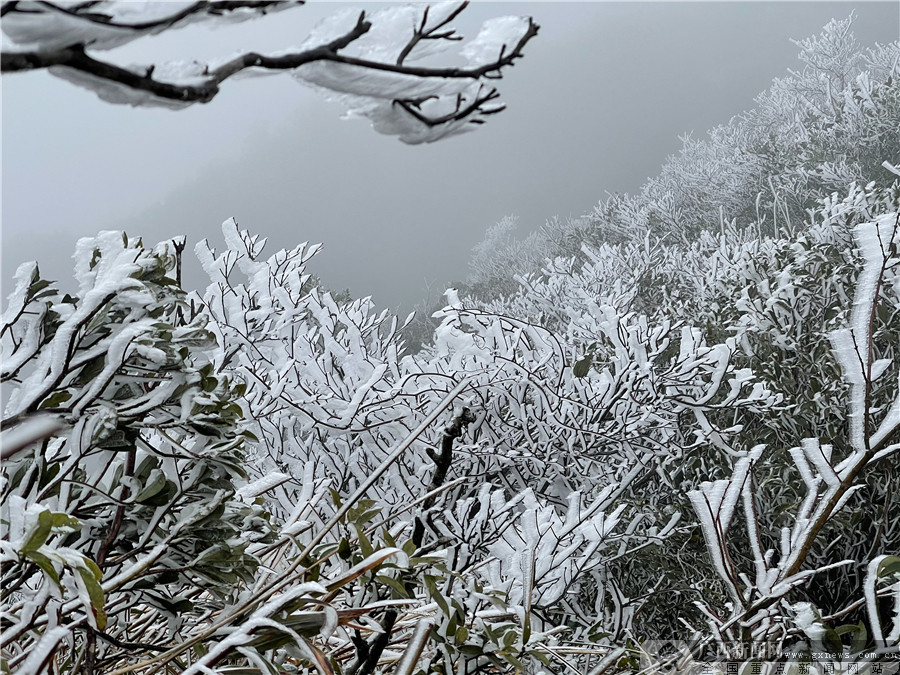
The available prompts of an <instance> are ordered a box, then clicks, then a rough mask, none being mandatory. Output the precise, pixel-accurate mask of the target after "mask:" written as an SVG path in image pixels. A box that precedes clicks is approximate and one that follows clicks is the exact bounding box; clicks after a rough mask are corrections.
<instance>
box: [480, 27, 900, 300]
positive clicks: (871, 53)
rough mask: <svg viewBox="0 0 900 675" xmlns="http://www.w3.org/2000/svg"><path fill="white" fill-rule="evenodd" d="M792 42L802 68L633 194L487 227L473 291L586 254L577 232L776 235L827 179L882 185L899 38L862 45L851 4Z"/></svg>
mask: <svg viewBox="0 0 900 675" xmlns="http://www.w3.org/2000/svg"><path fill="white" fill-rule="evenodd" d="M797 46H798V47H799V49H800V51H799V58H800V60H801V62H802V64H803V67H802V68H801V69H799V70H796V71H793V70H792V71H789V74H788V75H787V76H785V77H781V78H776V79H775V80H774V81H773V82H772V85H771V86H770V87H769V88H768V89H767V90H766V91H764V92H762V93H761V94H760V95H759V96H758V97H757V98H756V101H755V103H756V105H755V106H754V107H753V108H752V109H750V110H748V111H746V112H744V113H741V114H740V115H737V116H736V117H734V118H733V119H732V120H730V121H729V122H728V123H727V124H723V125H720V126H718V127H715V128H714V129H712V130H711V131H710V132H709V133H708V134H707V135H706V136H704V137H700V138H698V137H691V136H686V137H685V138H684V139H683V147H682V149H681V151H680V152H679V153H677V154H676V155H673V156H672V157H669V158H668V159H667V160H666V162H665V163H664V164H663V166H662V167H661V169H660V172H659V174H658V175H657V176H654V177H653V178H650V179H649V180H648V181H647V182H646V183H645V184H644V185H643V186H642V187H641V189H640V190H639V191H638V193H637V194H634V195H627V194H626V195H613V196H611V197H610V198H608V199H607V200H605V201H603V202H600V203H599V204H598V205H597V206H596V207H595V208H594V209H593V211H592V212H591V213H588V214H586V215H585V216H584V217H583V218H580V219H574V220H569V221H567V222H565V223H557V225H559V224H561V225H562V226H563V227H562V228H561V229H560V228H555V227H554V228H549V229H548V228H544V229H542V230H538V231H536V232H534V233H532V234H530V235H529V236H528V238H527V247H525V246H524V244H525V242H523V241H520V240H516V239H515V238H514V237H507V238H506V240H505V241H504V240H502V239H501V240H498V239H497V238H496V237H495V236H494V235H495V234H496V232H495V228H496V227H497V226H495V228H491V229H490V230H489V232H488V236H487V237H486V239H485V241H484V242H483V243H482V244H479V246H478V247H476V249H475V255H473V261H472V265H473V279H474V280H479V279H480V278H481V276H482V275H483V273H482V269H483V268H484V267H485V265H484V263H483V262H482V259H483V258H484V256H483V255H481V254H479V251H480V250H482V249H485V248H487V249H489V250H492V251H494V258H495V260H496V261H497V262H495V263H494V266H495V267H496V266H501V265H502V266H503V267H505V268H506V274H505V275H503V274H494V275H493V276H492V277H491V279H493V282H492V283H481V284H480V285H478V286H476V287H475V289H474V295H475V296H476V297H478V298H480V299H482V300H490V299H493V298H496V297H499V296H501V295H503V296H508V295H510V294H511V293H512V294H514V293H515V289H510V287H509V279H511V278H513V276H514V275H520V276H525V275H527V274H529V273H539V271H540V270H541V269H543V267H544V265H545V262H544V260H545V259H546V258H550V259H553V258H557V257H563V258H568V257H572V256H574V257H576V258H577V259H578V260H579V262H581V261H585V258H584V257H583V255H582V252H581V246H582V245H583V244H588V245H589V246H590V247H591V248H592V249H598V248H600V247H602V246H604V245H610V244H612V245H614V244H619V243H622V242H626V243H627V242H628V241H632V240H635V239H640V238H642V237H643V236H644V235H645V233H646V232H648V231H649V232H650V233H651V235H652V237H654V238H656V239H660V238H663V239H665V240H666V241H668V242H670V243H675V242H682V243H685V244H687V245H690V243H693V242H695V241H697V240H698V239H699V238H701V237H702V236H703V233H704V232H722V231H724V230H726V229H728V228H733V227H735V226H736V227H737V228H739V229H745V228H748V227H753V228H755V230H756V231H757V232H758V233H759V234H760V235H769V236H775V237H777V236H780V234H781V233H785V232H787V233H790V232H793V231H796V230H801V229H803V228H804V227H805V225H806V224H807V223H808V221H809V212H810V210H814V209H815V208H817V204H818V202H819V201H820V200H822V199H824V198H826V197H828V196H829V195H830V194H831V193H832V192H834V191H838V192H844V191H846V190H847V188H848V186H849V185H851V184H852V183H854V182H856V183H859V184H861V185H864V184H867V183H869V182H870V181H873V180H874V181H876V182H877V183H878V184H879V185H881V186H882V187H884V186H886V185H888V184H889V183H890V181H891V180H892V179H893V177H892V175H891V174H890V172H889V171H888V170H887V169H885V168H884V167H883V166H882V163H883V162H884V161H886V160H887V161H889V162H894V163H896V162H897V161H898V158H900V154H898V152H900V151H898V148H900V131H898V130H900V86H898V84H897V83H898V81H900V80H898V78H900V42H896V41H895V42H891V43H889V44H886V45H875V46H873V47H869V48H866V49H863V48H861V47H860V45H859V44H858V43H857V42H856V40H855V38H854V36H853V33H852V16H851V17H850V18H848V19H844V20H833V21H831V22H829V23H828V24H827V25H826V26H825V27H824V28H823V29H822V32H821V33H820V34H819V35H816V36H812V37H810V38H808V39H806V40H801V41H798V42H797ZM533 252H538V253H542V254H543V257H540V256H535V255H534V254H533ZM506 261H509V262H506Z"/></svg>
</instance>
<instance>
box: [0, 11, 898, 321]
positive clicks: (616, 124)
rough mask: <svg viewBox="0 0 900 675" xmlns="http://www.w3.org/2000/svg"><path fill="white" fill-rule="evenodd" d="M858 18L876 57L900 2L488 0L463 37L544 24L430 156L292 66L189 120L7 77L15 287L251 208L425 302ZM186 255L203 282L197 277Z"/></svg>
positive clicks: (278, 43)
mask: <svg viewBox="0 0 900 675" xmlns="http://www.w3.org/2000/svg"><path fill="white" fill-rule="evenodd" d="M384 4H386V3H335V2H311V3H309V4H308V5H307V6H306V7H302V8H298V9H294V10H288V11H286V12H283V13H280V14H276V15H273V16H271V17H267V18H263V19H260V20H255V21H249V22H247V23H243V24H239V25H235V26H230V27H222V28H216V29H210V28H206V27H202V26H197V27H192V28H188V29H184V30H180V31H173V32H171V33H170V34H166V35H162V36H158V37H154V38H146V39H144V40H142V41H139V42H137V43H135V44H133V45H130V46H129V47H128V48H126V49H122V50H119V51H117V52H114V53H115V54H117V59H119V60H120V61H122V62H124V63H131V62H133V63H149V62H151V61H153V60H169V59H180V58H192V57H211V56H216V55H223V56H224V55H229V54H231V53H233V52H235V51H237V50H246V49H256V50H264V49H269V50H275V49H282V48H284V47H287V46H290V45H296V44H299V43H300V42H302V40H303V39H304V38H305V36H306V34H307V32H308V31H309V29H310V28H311V27H312V26H313V25H314V24H315V23H316V22H317V21H318V20H319V19H321V18H322V17H323V16H325V15H326V14H328V13H330V12H332V11H336V10H338V9H340V8H341V7H344V6H347V5H350V6H354V5H362V6H364V7H365V8H366V9H375V8H377V7H379V6H383V5H384ZM851 11H853V12H854V13H855V16H856V21H855V32H856V35H857V38H858V39H859V40H860V42H861V43H862V44H863V45H869V44H872V43H874V42H876V41H877V42H888V41H891V40H895V39H897V37H898V33H900V3H898V2H893V1H888V2H864V3H860V2H855V3H843V2H790V3H782V2H740V3H739V2H703V3H700V2H694V3H681V2H665V3H636V2H631V3H624V2H623V3H606V2H598V3H584V2H582V3H574V2H573V3H564V2H553V3H525V2H503V3H497V2H478V3H474V4H473V5H472V6H471V7H470V8H469V9H468V10H467V11H466V13H465V15H464V17H465V20H464V21H461V22H459V24H460V27H461V28H463V29H464V30H463V31H462V32H463V33H464V34H466V35H467V36H474V34H475V32H477V28H478V27H479V26H480V25H481V22H482V21H483V20H484V19H486V18H490V17H492V16H498V15H506V14H526V15H531V16H533V17H534V18H535V20H536V21H537V22H538V23H539V24H540V25H541V31H540V34H539V36H538V37H537V38H536V39H535V40H533V41H532V42H531V43H530V44H529V45H528V47H527V48H526V52H525V53H526V56H525V58H524V59H523V60H522V61H520V62H519V63H518V64H517V65H516V67H515V68H513V69H512V70H510V71H508V73H507V76H506V77H505V78H504V80H502V81H501V82H500V83H499V84H500V90H501V93H502V95H503V99H504V100H505V102H506V103H507V104H508V109H507V110H506V111H505V112H503V113H502V114H500V115H498V116H497V117H495V118H494V119H492V120H491V121H490V122H489V123H488V124H487V125H485V126H483V127H482V128H481V129H479V130H477V131H475V132H473V133H471V134H468V135H465V136H461V137H457V138H451V139H449V140H446V141H443V142H440V143H437V144H434V145H430V146H418V147H409V146H405V145H403V144H402V143H400V142H399V141H397V140H396V139H394V138H389V137H385V136H379V135H377V134H376V133H375V132H374V131H372V130H371V129H370V128H369V127H368V124H367V123H366V122H365V121H362V120H352V121H344V120H341V119H340V116H341V114H342V112H343V111H342V109H341V108H340V107H339V106H338V105H336V104H330V103H327V102H325V101H323V100H322V99H321V98H319V97H318V96H317V95H316V94H315V93H313V92H311V91H310V90H308V89H305V88H304V87H302V86H301V85H299V84H298V83H296V82H295V81H294V80H292V79H291V78H290V76H289V75H287V74H280V75H274V76H271V77H266V78H259V79H249V80H244V81H240V80H238V81H228V82H226V83H225V84H224V85H223V88H222V92H221V93H220V94H219V96H218V97H217V98H216V99H215V100H213V101H212V102H211V103H210V104H207V105H205V106H200V105H198V106H195V107H192V108H188V109H186V110H182V111H177V112H173V111H169V110H156V109H132V108H127V107H120V106H113V105H110V104H108V103H104V102H102V101H100V100H99V99H98V98H97V97H96V96H94V95H93V94H92V93H90V92H88V91H86V90H82V89H78V88H76V87H74V86H73V85H71V84H69V83H67V82H64V81H62V80H58V79H56V78H53V77H51V76H50V75H48V74H46V73H34V74H15V75H11V76H8V77H7V76H4V77H3V80H2V99H3V100H2V113H3V117H2V141H3V156H2V159H3V163H2V244H3V246H2V248H3V254H2V261H3V269H2V282H3V284H4V286H7V285H8V283H9V280H10V278H11V276H12V274H13V271H14V270H15V267H16V266H17V265H18V264H19V263H20V262H22V261H24V260H32V259H37V260H39V261H40V262H41V269H42V271H43V272H44V274H45V276H48V277H50V278H56V279H60V280H63V279H66V278H68V277H70V268H71V261H70V256H71V253H72V251H73V250H74V243H75V241H76V240H77V239H78V238H79V237H82V236H87V235H91V234H94V233H96V232H97V231H99V230H104V229H124V230H126V231H127V232H128V233H129V234H140V235H142V236H143V237H144V240H145V242H147V243H155V242H156V241H159V240H161V239H164V238H167V237H170V236H173V235H176V234H187V235H188V237H189V241H190V245H191V247H192V246H193V244H194V243H196V242H197V241H199V240H200V239H202V238H204V237H209V238H211V239H212V241H213V242H214V243H215V244H216V245H217V246H220V245H221V242H220V236H221V235H220V229H219V227H220V224H221V222H222V221H223V220H225V219H226V218H229V217H231V216H234V217H236V218H237V220H238V222H239V223H240V225H241V226H242V227H246V228H249V229H251V230H252V231H254V232H256V233H260V234H263V235H266V236H268V237H269V240H270V247H271V251H272V252H274V251H275V250H276V249H277V248H281V247H286V246H291V245H293V244H296V243H298V242H301V241H307V240H309V241H316V242H323V243H324V244H325V251H324V252H323V253H321V254H320V255H319V256H318V258H317V261H316V264H315V268H314V269H315V271H316V272H318V273H319V274H321V276H322V277H323V279H324V281H325V283H326V284H327V285H328V286H330V287H332V288H335V289H343V288H345V287H347V288H349V289H350V291H351V293H352V294H353V295H354V296H361V295H373V296H374V297H375V300H376V301H377V302H378V303H379V304H380V305H381V306H383V307H390V308H393V309H396V308H398V307H402V308H404V309H409V308H411V307H412V305H413V304H414V303H415V302H416V301H418V300H419V299H421V298H422V297H423V296H424V294H425V289H426V287H427V286H428V285H429V284H431V285H432V286H433V289H434V290H436V292H437V293H440V291H441V290H443V288H445V287H446V285H447V283H449V282H452V281H453V280H456V279H463V278H464V277H465V276H466V273H467V267H466V262H467V260H468V256H469V252H470V250H471V248H472V247H473V246H474V245H475V244H476V243H477V242H478V241H479V240H480V239H481V238H482V235H483V233H484V231H485V229H486V228H487V227H488V226H490V225H492V224H493V223H495V222H496V221H498V220H500V219H501V218H502V217H503V216H505V215H507V214H517V215H518V216H519V223H520V227H521V228H522V229H523V231H524V232H527V231H529V230H531V229H533V228H535V227H538V226H539V225H541V224H542V223H543V222H544V221H545V220H547V219H548V218H550V217H553V216H556V215H559V216H561V217H567V216H569V215H572V216H578V215H581V214H582V213H584V212H586V211H589V210H590V209H591V208H592V207H593V205H594V204H596V203H597V202H598V201H600V200H601V199H604V198H605V196H606V194H607V193H611V192H625V191H635V190H636V189H637V188H638V187H639V186H640V185H641V183H642V182H643V181H644V179H645V178H646V177H648V176H650V175H652V174H655V173H656V172H657V170H658V168H659V166H660V164H661V163H662V162H663V161H664V160H665V158H666V156H667V155H669V154H671V153H673V152H675V151H677V149H678V148H679V147H680V142H679V140H678V136H679V135H681V134H684V133H688V132H692V131H693V132H695V133H697V134H700V133H703V132H704V131H705V130H706V129H708V128H710V127H712V126H715V125H716V124H719V123H724V122H726V121H727V120H728V119H729V118H730V117H731V116H733V115H735V114H737V113H739V112H741V111H742V110H744V109H746V108H749V107H751V106H752V104H753V98H754V96H755V95H756V94H758V93H759V92H761V91H762V90H763V89H765V88H766V87H767V86H768V84H769V82H770V81H771V80H772V78H774V77H776V76H782V75H784V74H786V70H787V69H788V68H799V67H800V65H801V64H800V63H799V62H798V61H797V58H796V55H797V51H798V50H797V47H796V46H795V45H794V44H792V43H791V42H790V38H798V39H799V38H805V37H808V36H809V35H812V34H814V33H817V32H818V31H819V30H820V29H821V27H822V26H823V25H824V24H825V23H826V22H827V21H828V20H829V19H831V18H832V17H839V18H843V17H846V16H847V15H848V14H849V13H850V12H851ZM189 263H190V267H189V269H188V271H187V274H186V285H188V286H195V287H196V286H199V285H200V284H201V283H202V279H201V275H200V273H199V271H198V269H197V268H198V266H197V265H196V263H195V262H194V259H193V256H191V257H190V258H189ZM5 293H6V291H4V295H5Z"/></svg>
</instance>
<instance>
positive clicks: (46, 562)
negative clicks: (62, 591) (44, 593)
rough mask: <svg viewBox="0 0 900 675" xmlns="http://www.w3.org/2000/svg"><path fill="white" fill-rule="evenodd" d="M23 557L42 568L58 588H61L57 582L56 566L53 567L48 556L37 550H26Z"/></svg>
mask: <svg viewBox="0 0 900 675" xmlns="http://www.w3.org/2000/svg"><path fill="white" fill-rule="evenodd" d="M25 558H26V559H27V560H30V561H31V562H33V563H34V564H35V565H37V566H38V567H40V568H41V569H42V570H44V574H46V575H47V576H48V577H50V578H51V579H52V580H53V583H55V584H56V586H57V587H58V588H62V586H61V585H60V583H59V573H57V571H56V568H55V567H53V562H52V561H51V560H50V558H48V557H47V556H45V555H44V554H43V553H41V552H39V551H28V552H27V553H26V554H25Z"/></svg>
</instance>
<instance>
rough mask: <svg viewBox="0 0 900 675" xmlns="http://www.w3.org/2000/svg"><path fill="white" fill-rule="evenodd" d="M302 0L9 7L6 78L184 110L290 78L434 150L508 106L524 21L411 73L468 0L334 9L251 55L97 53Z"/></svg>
mask: <svg viewBox="0 0 900 675" xmlns="http://www.w3.org/2000/svg"><path fill="white" fill-rule="evenodd" d="M301 4H302V3H300V2H274V1H264V2H255V1H247V2H200V3H183V2H167V3H152V2H141V3H135V2H128V3H122V2H105V1H104V2H91V3H87V4H85V3H64V2H56V3H51V2H16V3H7V5H8V6H7V5H4V8H3V26H2V30H3V36H4V46H3V70H4V71H5V72H15V71H25V70H32V69H36V68H48V69H49V71H50V72H51V73H52V74H53V75H56V76H57V77H60V78H62V79H65V80H68V81H69V82H72V83H73V84H76V85H78V86H82V87H85V88H87V89H89V90H91V91H93V92H95V93H96V94H97V95H98V96H99V97H100V98H101V99H103V100H104V101H107V102H110V103H117V104H127V105H132V106H162V107H167V108H172V109H180V108H184V107H186V106H188V105H191V104H193V103H198V102H199V103H205V102H208V101H210V100H211V99H212V98H213V97H214V96H215V95H216V94H217V93H218V91H219V85H221V83H222V82H224V81H225V80H226V79H228V78H229V77H231V76H232V75H235V74H236V73H242V74H245V75H261V74H266V73H271V72H272V71H278V70H287V71H290V72H291V73H292V74H293V77H294V78H295V79H296V80H298V81H299V82H303V83H306V84H309V85H312V86H314V87H315V88H316V89H318V90H320V91H321V92H322V93H324V94H325V96H326V97H327V98H331V99H335V100H338V101H340V102H341V103H343V105H344V106H345V107H346V108H347V111H348V113H347V114H348V116H363V117H366V118H368V119H369V120H370V121H371V122H372V126H373V127H374V129H375V130H376V131H377V132H379V133H382V134H387V135H392V136H398V137H399V138H400V140H402V141H403V142H405V143H412V144H416V143H431V142H434V141H437V140H440V139H442V138H446V137H448V136H452V135H455V134H459V133H464V132H466V131H471V130H473V129H475V128H476V126H477V125H480V124H483V123H484V122H485V121H486V119H487V118H488V117H489V116H490V115H493V114H495V113H498V112H500V111H501V110H503V108H504V106H503V105H502V104H500V103H498V102H497V101H498V99H499V96H500V94H499V92H498V91H497V89H496V87H494V86H493V84H492V83H491V80H495V79H497V78H498V77H499V76H500V75H501V73H502V72H503V70H504V69H506V68H508V67H510V66H512V65H513V64H514V62H515V61H516V60H518V59H519V58H521V57H522V55H523V54H522V50H523V48H524V47H525V45H526V43H527V42H528V41H529V40H530V39H531V38H532V37H534V36H535V35H537V31H538V26H537V25H535V24H534V22H533V21H532V20H531V19H529V18H521V17H502V18H498V19H492V20H490V21H488V22H486V23H485V25H484V27H483V28H482V30H481V32H480V33H479V34H478V35H477V36H476V37H475V38H474V39H473V40H471V41H470V42H469V43H467V44H465V45H464V46H463V47H462V49H461V51H460V54H461V56H462V57H463V58H464V59H465V60H466V62H467V66H466V67H437V66H433V65H422V64H420V63H419V64H416V65H410V63H412V62H420V61H421V60H422V59H423V58H426V57H435V56H441V57H443V56H446V53H447V51H448V50H449V48H450V47H451V46H453V45H454V44H455V43H456V42H458V41H459V40H462V36H460V35H458V34H457V33H456V31H455V29H454V28H453V25H452V22H453V20H454V19H456V18H457V17H458V16H459V14H460V13H461V12H462V11H463V10H464V9H465V8H466V5H467V3H466V2H443V3H438V4H435V5H425V4H416V5H408V6H401V7H397V6H394V7H388V8H385V9H378V10H375V11H373V12H371V13H370V14H367V13H366V12H362V13H360V12H358V11H351V10H347V11H343V12H338V13H337V14H335V15H334V16H333V17H331V18H329V19H326V20H325V21H324V22H322V23H321V24H320V25H319V26H318V27H316V28H315V29H314V30H313V31H312V33H311V34H310V35H309V37H308V38H307V39H306V40H305V41H303V42H302V44H301V45H300V46H299V47H296V48H293V47H292V48H289V49H285V50H281V51H279V52H276V53H272V54H258V53H255V52H250V53H246V54H237V55H235V56H232V57H229V58H227V59H220V60H218V61H215V62H209V63H201V62H198V61H180V62H172V63H154V64H151V65H129V66H119V65H116V64H113V63H111V62H106V61H103V60H102V59H101V58H100V57H99V56H98V55H97V51H104V50H110V49H114V48H116V47H119V46H121V45H123V44H126V43H128V42H130V41H132V40H135V39H137V38H140V37H145V36H151V35H154V34H158V33H160V32H163V31H165V30H169V29H174V28H181V27H183V26H186V25H189V24H192V23H196V22H200V21H203V22H217V23H218V22H222V21H235V20H244V19H247V18H253V17H259V16H262V15H263V14H266V13H267V12H273V11H279V10H284V9H288V8H291V7H292V6H293V7H296V6H298V5H301Z"/></svg>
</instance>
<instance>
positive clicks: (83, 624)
mask: <svg viewBox="0 0 900 675" xmlns="http://www.w3.org/2000/svg"><path fill="white" fill-rule="evenodd" d="M182 246H183V241H179V240H174V241H170V242H166V243H163V244H161V245H159V246H157V247H156V248H153V249H150V248H146V247H144V246H143V245H142V244H141V242H140V241H139V240H135V239H131V238H128V237H126V236H124V235H123V234H121V233H118V232H104V233H101V234H100V235H99V236H98V237H96V238H92V239H82V240H81V241H80V242H79V243H78V248H77V251H76V254H75V277H76V281H77V284H78V290H77V292H76V293H75V295H68V294H66V295H64V296H62V297H60V295H59V293H58V292H57V291H56V290H55V289H54V287H53V286H52V284H50V283H49V282H47V281H45V280H43V279H41V278H40V275H39V272H38V268H37V265H36V264H34V263H31V264H25V265H22V266H21V267H20V268H19V270H18V272H17V274H16V287H15V289H14V291H13V292H12V293H11V295H10V297H9V302H8V306H7V309H6V311H5V312H4V314H3V320H2V348H3V366H2V377H3V383H4V397H5V398H7V401H6V407H5V411H4V416H3V418H4V419H3V427H4V435H3V455H4V463H3V470H2V496H3V511H2V518H0V521H2V527H3V533H2V534H3V541H2V542H0V546H2V581H3V591H2V594H3V633H2V641H3V645H4V647H3V649H4V660H5V663H6V664H7V665H8V667H10V668H12V669H14V670H17V672H21V673H28V672H41V671H42V669H43V668H46V667H48V666H47V663H48V662H49V661H50V660H55V663H56V664H57V666H58V667H65V665H64V664H70V666H69V667H75V666H74V664H82V667H84V668H85V669H86V670H87V671H88V672H92V671H93V670H94V669H105V668H106V665H104V664H107V665H109V664H113V663H116V662H117V660H119V659H122V658H125V657H126V656H128V655H130V654H133V653H135V651H137V652H141V651H144V652H146V651H147V649H148V648H147V647H146V646H140V645H146V644H151V645H153V644H157V643H158V641H160V640H168V639H171V636H172V635H173V634H177V633H178V632H179V631H181V630H185V628H186V626H189V625H190V624H191V623H192V622H194V621H197V620H199V619H200V618H201V617H203V616H205V615H207V614H208V612H209V611H211V609H212V608H214V607H215V606H216V605H217V604H219V605H221V604H222V603H227V602H229V601H230V600H229V599H231V598H233V595H234V590H235V587H236V585H237V584H239V583H240V582H241V581H247V580H250V579H252V578H253V577H254V575H255V574H256V572H257V568H258V565H259V561H258V559H257V558H256V557H254V556H253V555H252V554H250V553H249V552H248V550H247V549H248V546H250V545H252V543H253V542H254V541H264V540H266V539H267V538H268V537H269V536H270V534H269V532H270V529H269V525H268V523H267V520H266V515H265V513H264V512H263V511H262V510H261V509H260V507H259V506H258V505H254V504H252V503H246V502H243V501H241V500H240V499H238V498H236V497H235V481H240V480H241V479H242V477H243V476H244V475H245V471H244V468H243V457H242V454H241V453H242V449H243V445H244V442H245V440H246V436H245V435H244V433H243V432H242V429H241V425H240V423H241V418H242V411H241V409H240V407H239V406H238V405H237V403H236V396H237V392H238V391H239V387H240V385H237V383H236V382H235V380H234V378H233V377H229V376H228V375H224V374H222V373H221V372H220V371H218V370H216V369H215V368H214V367H213V364H212V363H210V362H209V360H208V359H207V358H206V352H207V351H208V349H209V348H210V347H211V346H213V345H214V344H215V342H214V336H213V335H212V334H211V333H210V332H209V331H208V330H206V328H205V327H204V325H203V323H202V322H200V321H189V322H188V321H184V320H183V313H184V312H185V311H186V310H187V305H186V304H185V303H184V293H183V291H181V290H180V289H179V288H178V287H177V286H176V285H175V283H174V282H173V280H172V279H171V278H170V277H169V276H167V273H168V272H170V271H172V270H173V269H174V264H175V260H176V255H177V249H178V248H180V247H182ZM134 645H138V646H134Z"/></svg>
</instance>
